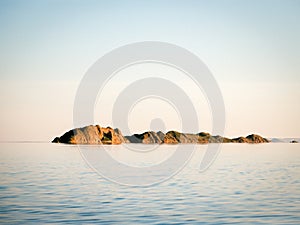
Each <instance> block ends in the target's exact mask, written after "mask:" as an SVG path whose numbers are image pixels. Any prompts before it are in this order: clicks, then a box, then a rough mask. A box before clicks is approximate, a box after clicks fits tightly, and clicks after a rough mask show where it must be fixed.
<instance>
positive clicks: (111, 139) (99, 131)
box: [52, 125, 269, 145]
mask: <svg viewBox="0 0 300 225" xmlns="http://www.w3.org/2000/svg"><path fill="white" fill-rule="evenodd" d="M52 142H53V143H64V144H94V145H96V144H108V145H118V144H122V143H142V144H208V143H251V144H254V143H268V142H269V140H267V139H266V138H263V137H261V136H259V135H257V134H251V135H248V136H247V137H238V138H233V139H230V138H226V137H222V136H218V135H216V136H213V135H211V134H209V133H205V132H200V133H197V134H189V133H180V132H178V131H169V132H167V133H163V132H161V131H159V132H154V131H147V132H144V133H142V134H133V135H131V136H123V134H122V132H121V131H120V130H119V129H113V128H111V127H106V128H105V127H100V126H99V125H95V126H94V125H90V126H86V127H82V128H76V129H73V130H70V131H68V132H66V133H65V134H63V135H62V136H60V137H56V138H54V140H53V141H52Z"/></svg>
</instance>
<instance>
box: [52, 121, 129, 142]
mask: <svg viewBox="0 0 300 225" xmlns="http://www.w3.org/2000/svg"><path fill="white" fill-rule="evenodd" d="M52 142H53V143H65V144H114V145H115V144H122V143H125V142H128V141H127V140H126V138H124V137H123V135H122V133H121V131H120V130H119V129H112V128H111V127H106V128H104V127H100V126H99V125H96V126H93V125H90V126H86V127H82V128H76V129H73V130H70V131H68V132H66V133H65V134H64V135H62V136H61V137H56V138H54V140H53V141H52Z"/></svg>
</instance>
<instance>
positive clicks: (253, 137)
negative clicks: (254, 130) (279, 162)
mask: <svg viewBox="0 0 300 225" xmlns="http://www.w3.org/2000/svg"><path fill="white" fill-rule="evenodd" d="M232 142H233V143H250V144H257V143H268V142H269V141H268V140H267V139H266V138H263V137H261V136H259V135H257V134H251V135H248V136H247V137H238V138H234V139H232Z"/></svg>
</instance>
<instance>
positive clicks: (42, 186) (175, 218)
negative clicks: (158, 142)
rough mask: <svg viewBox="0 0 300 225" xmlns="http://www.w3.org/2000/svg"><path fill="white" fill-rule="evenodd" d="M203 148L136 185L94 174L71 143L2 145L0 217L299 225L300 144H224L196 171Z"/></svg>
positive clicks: (42, 220)
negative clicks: (155, 179) (151, 182)
mask: <svg viewBox="0 0 300 225" xmlns="http://www.w3.org/2000/svg"><path fill="white" fill-rule="evenodd" d="M161 148H164V147H163V146H162V147H161ZM162 150H163V151H171V150H167V149H162ZM114 151H116V150H114ZM118 151H122V148H121V149H119V150H118ZM204 152H205V146H199V147H197V150H196V152H195V154H194V155H193V157H192V159H191V161H190V162H189V163H188V164H187V166H186V167H185V168H184V169H183V170H182V171H181V172H179V173H178V174H177V175H176V176H174V177H172V178H170V179H169V180H167V181H166V182H163V183H161V184H158V185H155V186H151V187H147V188H140V187H128V186H122V185H118V184H116V183H112V182H110V181H108V180H106V179H104V178H102V177H100V176H99V175H98V174H97V173H95V172H94V171H93V170H92V169H91V168H90V167H89V166H88V165H87V164H86V162H85V161H84V160H83V159H82V157H81V155H80V153H79V151H78V149H77V148H76V146H69V145H60V144H48V143H2V144H0V176H1V182H0V221H1V223H11V224H19V223H24V222H27V223H33V222H36V223H47V222H49V223H101V222H102V223H105V224H134V223H150V224H182V223H185V224H186V223H191V224H199V223H201V224H226V223H227V224H299V223H300V213H299V212H300V144H259V145H248V144H224V145H223V147H222V150H221V152H220V154H219V156H218V157H217V160H216V161H215V162H214V164H213V165H212V166H211V167H210V168H209V169H208V170H207V171H205V172H203V173H199V171H198V168H199V163H200V160H201V157H202V156H203V154H204ZM120 155H121V156H122V152H121V153H120ZM120 155H119V157H121V156H120Z"/></svg>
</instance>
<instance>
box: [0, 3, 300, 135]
mask: <svg viewBox="0 0 300 225" xmlns="http://www.w3.org/2000/svg"><path fill="white" fill-rule="evenodd" d="M0 32H1V35H0V50H1V51H0V80H1V83H0V102H1V105H2V106H1V118H0V140H2V141H4V140H44V141H47V140H50V139H52V138H53V137H54V136H57V135H61V134H62V133H63V132H64V131H66V130H68V129H70V128H72V127H73V125H72V124H73V121H72V116H73V102H74V96H75V94H76V88H77V85H78V84H79V83H80V80H81V78H82V77H83V75H84V74H85V72H86V71H87V69H88V68H89V67H90V66H91V65H92V64H93V63H94V62H95V61H96V60H97V59H98V58H100V57H101V56H102V55H104V54H105V53H107V52H109V51H111V50H113V49H115V48H117V47H120V46H122V45H125V44H130V43H133V42H139V41H147V40H151V41H164V42H169V43H172V44H176V45H179V46H181V47H184V48H186V49H188V50H190V51H191V52H193V53H195V54H196V55H197V56H198V57H199V58H200V59H201V60H203V61H204V62H205V64H206V65H207V66H208V67H209V68H210V70H211V72H212V73H213V75H214V76H215V78H216V80H217V81H218V83H219V86H220V88H221V90H222V92H223V97H224V101H225V107H226V112H227V114H226V118H227V120H226V132H225V134H226V135H227V136H239V135H247V134H249V133H252V132H255V133H259V134H262V135H263V136H266V137H300V120H299V115H300V105H299V97H300V1H297V0H294V1H289V0H281V1H278V0H257V1H255V0H252V1H242V0H228V1H189V0H187V1H183V0H182V1H163V0H161V1H155V0H154V1H96V0H95V1H91V0H87V1H58V0H51V1H38V0H36V1H14V0H0ZM167 76H168V75H167ZM169 78H170V79H172V77H171V75H170V76H169ZM116 82H117V81H116ZM112 85H117V83H115V84H112ZM185 87H187V88H188V87H189V84H186V86H185ZM110 90H112V89H110ZM108 92H109V90H108ZM197 109H198V110H203V111H207V109H201V104H200V105H199V107H198V108H197ZM96 112H97V110H96ZM98 115H99V118H96V119H95V120H96V121H97V122H99V123H100V124H101V125H105V126H106V125H110V122H111V121H110V119H109V115H106V114H105V112H103V110H101V109H100V110H99V114H98ZM150 116H151V115H147V113H145V115H144V117H139V120H138V121H137V122H136V124H138V125H137V126H134V127H133V128H132V129H134V130H135V131H137V132H139V131H142V130H143V129H147V128H148V127H147V128H144V126H145V125H147V124H148V119H149V117H150ZM152 116H153V115H152ZM96 117H97V116H96ZM174 118H175V117H174ZM204 118H206V117H204ZM204 120H205V119H204ZM144 121H146V122H145V123H144ZM173 122H174V121H173ZM169 123H170V124H172V120H171V121H169ZM176 127H177V126H176V125H174V126H173V127H172V128H176ZM120 128H121V129H122V127H120ZM210 128H211V127H210V125H209V123H205V121H204V122H203V130H208V131H209V130H210Z"/></svg>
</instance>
